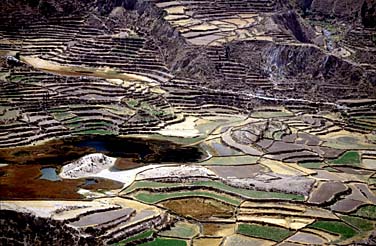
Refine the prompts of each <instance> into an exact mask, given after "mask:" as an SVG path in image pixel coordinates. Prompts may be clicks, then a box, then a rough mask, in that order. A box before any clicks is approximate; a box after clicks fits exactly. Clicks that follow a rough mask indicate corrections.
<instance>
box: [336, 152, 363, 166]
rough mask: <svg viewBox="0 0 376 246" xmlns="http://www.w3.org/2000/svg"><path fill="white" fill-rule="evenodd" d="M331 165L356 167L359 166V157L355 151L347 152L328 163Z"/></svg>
mask: <svg viewBox="0 0 376 246" xmlns="http://www.w3.org/2000/svg"><path fill="white" fill-rule="evenodd" d="M330 163H331V164H333V165H350V166H358V165H359V164H360V155H359V153H358V152H356V151H347V152H346V153H344V154H343V155H342V156H340V157H339V158H338V159H336V160H334V161H331V162H330Z"/></svg>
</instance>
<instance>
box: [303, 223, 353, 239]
mask: <svg viewBox="0 0 376 246" xmlns="http://www.w3.org/2000/svg"><path fill="white" fill-rule="evenodd" d="M309 227H312V228H315V229H319V230H324V231H327V232H329V233H334V234H338V235H340V236H341V240H345V239H348V238H351V237H353V236H355V235H356V234H357V232H356V231H355V229H353V228H352V227H350V226H349V225H347V224H345V223H343V222H340V221H329V220H320V221H317V222H315V223H313V224H312V225H310V226H309Z"/></svg>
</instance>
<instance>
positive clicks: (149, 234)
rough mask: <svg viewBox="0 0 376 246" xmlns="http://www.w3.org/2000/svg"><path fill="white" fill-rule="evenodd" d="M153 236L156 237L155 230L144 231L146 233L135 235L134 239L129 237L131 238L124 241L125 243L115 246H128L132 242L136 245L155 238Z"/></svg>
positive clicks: (121, 242)
mask: <svg viewBox="0 0 376 246" xmlns="http://www.w3.org/2000/svg"><path fill="white" fill-rule="evenodd" d="M153 235H154V231H153V230H147V231H144V232H142V233H140V234H137V235H135V236H133V237H129V238H127V239H125V240H123V241H120V242H118V243H115V244H113V245H116V246H123V245H127V244H129V243H131V242H132V243H136V242H137V241H139V240H145V239H148V238H151V237H153Z"/></svg>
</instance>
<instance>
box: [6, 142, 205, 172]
mask: <svg viewBox="0 0 376 246" xmlns="http://www.w3.org/2000/svg"><path fill="white" fill-rule="evenodd" d="M98 152H99V153H103V154H106V155H108V156H111V157H122V158H132V160H134V161H135V162H139V163H171V162H173V163H186V162H196V161H198V160H201V159H203V158H204V157H205V154H204V152H203V151H202V150H201V149H200V148H199V147H196V146H191V147H184V146H182V145H179V144H176V143H173V142H169V141H161V140H150V139H141V138H121V137H115V136H113V137H111V136H87V137H73V138H66V139H59V140H53V141H50V142H47V143H44V144H42V145H37V146H30V147H18V148H11V149H0V163H1V162H4V163H14V164H43V165H62V164H65V163H67V162H71V161H73V160H76V159H78V158H80V157H82V156H84V155H87V154H92V153H98Z"/></svg>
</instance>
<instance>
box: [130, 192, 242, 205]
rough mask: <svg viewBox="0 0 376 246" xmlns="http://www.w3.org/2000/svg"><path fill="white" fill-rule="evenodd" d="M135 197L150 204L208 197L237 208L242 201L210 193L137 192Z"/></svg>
mask: <svg viewBox="0 0 376 246" xmlns="http://www.w3.org/2000/svg"><path fill="white" fill-rule="evenodd" d="M134 197H135V198H136V199H137V200H139V201H141V202H145V203H148V204H154V203H158V202H161V201H164V200H167V199H173V198H183V197H206V198H213V199H216V200H218V201H222V202H225V203H229V204H232V205H235V206H238V205H240V203H241V202H242V200H241V199H238V198H235V197H230V196H226V195H223V194H217V193H214V192H209V191H184V192H170V193H167V192H166V193H150V192H137V193H136V194H135V195H134Z"/></svg>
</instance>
